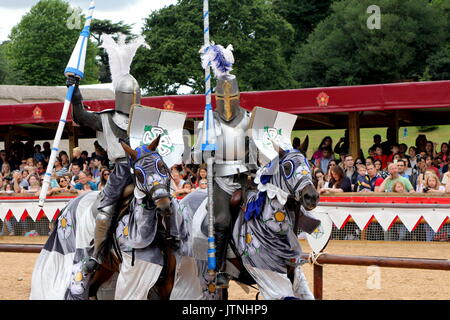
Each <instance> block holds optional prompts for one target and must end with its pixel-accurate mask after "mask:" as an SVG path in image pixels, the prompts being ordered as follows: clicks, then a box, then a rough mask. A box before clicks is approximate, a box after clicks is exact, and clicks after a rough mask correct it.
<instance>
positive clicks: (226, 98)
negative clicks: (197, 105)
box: [193, 75, 256, 286]
mask: <svg viewBox="0 0 450 320" xmlns="http://www.w3.org/2000/svg"><path fill="white" fill-rule="evenodd" d="M216 101H217V107H216V110H215V112H214V113H213V114H214V123H215V133H216V137H217V150H216V152H215V159H214V160H215V163H214V187H213V188H214V191H213V197H214V198H213V201H214V217H215V223H214V229H215V240H216V257H217V266H218V271H219V275H218V281H217V285H218V286H227V285H228V281H227V277H226V276H221V275H224V272H225V265H226V253H227V246H228V241H229V240H230V238H231V232H232V230H231V222H232V219H231V212H230V200H231V197H232V195H233V193H234V192H235V191H237V190H239V189H242V188H243V186H244V184H245V182H246V181H247V179H248V175H249V173H250V170H252V169H255V168H256V166H255V165H253V163H254V161H252V159H251V157H250V156H249V155H252V152H249V148H250V147H251V146H250V143H249V139H248V135H247V130H248V128H249V122H250V113H249V112H248V111H246V110H245V109H243V108H241V107H240V101H239V89H238V84H237V80H236V77H235V76H234V75H225V76H223V77H221V78H219V80H218V83H217V87H216ZM198 129H199V131H198V137H199V139H197V144H196V145H195V146H194V153H193V157H194V161H195V162H196V163H202V151H201V139H200V137H202V134H203V123H200V124H199V127H198Z"/></svg>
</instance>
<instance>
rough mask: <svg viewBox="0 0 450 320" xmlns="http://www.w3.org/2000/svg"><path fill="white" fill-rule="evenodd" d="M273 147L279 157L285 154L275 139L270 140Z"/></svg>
mask: <svg viewBox="0 0 450 320" xmlns="http://www.w3.org/2000/svg"><path fill="white" fill-rule="evenodd" d="M272 145H273V148H274V149H275V151H276V152H278V155H279V157H280V159H282V158H283V157H284V156H285V155H286V151H284V150H283V148H281V147H280V146H279V145H278V144H277V143H276V142H275V141H273V140H272Z"/></svg>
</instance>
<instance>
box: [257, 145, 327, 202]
mask: <svg viewBox="0 0 450 320" xmlns="http://www.w3.org/2000/svg"><path fill="white" fill-rule="evenodd" d="M274 148H275V150H276V151H277V152H278V157H277V158H275V159H274V160H272V161H271V162H270V163H269V164H268V165H266V166H265V167H263V168H262V169H261V170H260V172H259V176H260V180H262V179H264V176H265V177H266V181H268V179H270V180H271V183H272V184H274V185H276V186H277V187H278V188H279V190H280V192H284V193H285V194H286V197H287V198H292V199H294V200H295V201H296V202H298V203H300V204H301V205H302V206H303V208H304V209H306V210H308V211H310V210H313V209H314V208H315V207H316V206H317V204H318V202H319V193H318V192H317V190H316V188H314V184H313V182H312V176H311V167H310V165H309V163H308V160H307V159H306V158H305V156H304V155H303V154H302V153H301V152H300V151H298V150H296V149H293V150H289V151H285V150H283V149H282V148H281V147H279V146H278V145H276V144H275V143H274Z"/></svg>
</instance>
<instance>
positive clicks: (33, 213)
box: [27, 203, 41, 222]
mask: <svg viewBox="0 0 450 320" xmlns="http://www.w3.org/2000/svg"><path fill="white" fill-rule="evenodd" d="M27 212H28V215H29V216H30V217H31V219H33V221H34V222H36V219H37V216H38V215H39V212H41V207H39V206H38V204H37V203H36V204H34V203H33V204H32V205H30V206H29V207H27Z"/></svg>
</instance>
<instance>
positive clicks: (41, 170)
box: [36, 161, 47, 176]
mask: <svg viewBox="0 0 450 320" xmlns="http://www.w3.org/2000/svg"><path fill="white" fill-rule="evenodd" d="M46 168H47V165H46V164H45V163H44V162H43V161H38V162H37V163H36V174H37V175H38V176H43V175H44V174H45V171H46Z"/></svg>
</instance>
